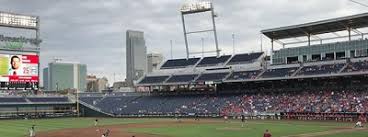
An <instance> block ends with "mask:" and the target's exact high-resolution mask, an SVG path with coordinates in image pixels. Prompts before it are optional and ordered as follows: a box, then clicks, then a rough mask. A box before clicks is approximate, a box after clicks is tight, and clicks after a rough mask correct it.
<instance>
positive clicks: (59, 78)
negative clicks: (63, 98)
mask: <svg viewBox="0 0 368 137" xmlns="http://www.w3.org/2000/svg"><path fill="white" fill-rule="evenodd" d="M43 78H44V79H43V82H44V87H45V89H46V90H53V91H60V90H65V89H77V90H79V91H85V90H86V88H87V84H86V78H87V66H86V65H85V64H79V63H70V62H59V61H55V62H51V63H49V64H48V67H47V68H44V69H43Z"/></svg>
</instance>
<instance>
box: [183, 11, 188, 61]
mask: <svg viewBox="0 0 368 137" xmlns="http://www.w3.org/2000/svg"><path fill="white" fill-rule="evenodd" d="M181 21H182V23H183V31H184V40H185V47H186V52H187V59H189V48H188V37H187V30H186V28H185V20H184V14H181Z"/></svg>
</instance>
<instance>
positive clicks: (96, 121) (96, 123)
mask: <svg viewBox="0 0 368 137" xmlns="http://www.w3.org/2000/svg"><path fill="white" fill-rule="evenodd" d="M97 126H98V119H97V118H96V119H95V127H96V128H97V129H96V131H97V132H98V131H100V129H98V127H97Z"/></svg>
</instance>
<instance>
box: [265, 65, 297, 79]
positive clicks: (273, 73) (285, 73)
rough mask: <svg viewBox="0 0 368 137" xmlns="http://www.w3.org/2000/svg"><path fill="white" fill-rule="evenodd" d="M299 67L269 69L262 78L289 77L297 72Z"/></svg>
mask: <svg viewBox="0 0 368 137" xmlns="http://www.w3.org/2000/svg"><path fill="white" fill-rule="evenodd" d="M297 69H298V68H297V67H291V68H277V69H268V70H267V71H266V72H264V73H263V74H262V76H261V77H262V78H277V77H289V76H291V75H292V74H293V73H295V72H296V70H297Z"/></svg>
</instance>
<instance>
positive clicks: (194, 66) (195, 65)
mask: <svg viewBox="0 0 368 137" xmlns="http://www.w3.org/2000/svg"><path fill="white" fill-rule="evenodd" d="M203 59H204V57H203V58H200V59H199V60H198V62H197V63H196V64H194V65H193V67H192V69H193V70H194V69H195V68H196V67H197V65H198V64H199V63H201V62H202V60H203Z"/></svg>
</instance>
